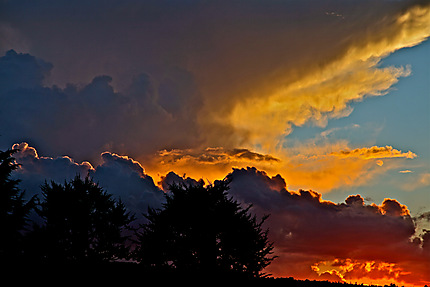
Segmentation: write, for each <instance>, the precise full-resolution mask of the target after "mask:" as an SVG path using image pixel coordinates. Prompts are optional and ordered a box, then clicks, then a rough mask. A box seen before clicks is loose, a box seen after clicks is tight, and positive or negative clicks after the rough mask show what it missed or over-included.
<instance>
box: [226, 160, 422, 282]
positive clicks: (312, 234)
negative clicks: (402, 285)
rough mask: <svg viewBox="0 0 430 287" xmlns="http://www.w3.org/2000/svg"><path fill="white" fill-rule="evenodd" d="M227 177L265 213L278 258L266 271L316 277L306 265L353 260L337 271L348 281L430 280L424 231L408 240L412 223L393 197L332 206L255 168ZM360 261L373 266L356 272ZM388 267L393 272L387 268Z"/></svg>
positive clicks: (237, 194) (354, 198) (413, 229)
mask: <svg viewBox="0 0 430 287" xmlns="http://www.w3.org/2000/svg"><path fill="white" fill-rule="evenodd" d="M228 177H229V178H232V179H233V181H232V182H231V194H233V195H234V196H235V197H237V198H238V199H239V200H241V201H242V202H244V203H253V206H254V207H253V209H254V211H256V212H257V213H258V214H269V213H270V217H269V219H268V223H267V224H268V226H267V227H269V229H270V233H269V234H270V236H271V239H272V240H273V241H274V242H275V246H276V249H277V250H276V252H277V255H279V256H280V258H279V259H278V260H277V261H275V262H273V263H272V265H271V266H270V267H269V269H270V270H269V272H273V273H274V274H275V275H278V276H295V277H300V276H303V278H312V277H313V276H317V278H319V275H321V274H323V273H324V272H320V273H318V275H317V274H316V273H315V270H312V268H311V266H316V265H315V263H319V262H331V261H333V260H335V259H337V260H343V261H344V262H346V261H345V260H350V262H353V263H354V264H355V265H353V266H352V265H351V266H352V267H353V269H351V270H350V271H348V270H347V269H345V270H343V271H342V272H343V273H342V272H341V273H339V274H340V275H342V278H345V279H348V280H352V278H354V279H357V280H358V279H359V278H360V276H361V277H363V278H364V277H366V278H370V277H371V276H374V277H375V278H385V279H387V278H388V279H390V278H391V279H392V280H397V281H396V282H406V283H408V284H414V283H415V284H418V283H419V284H421V283H422V282H427V281H430V275H429V274H430V273H428V272H427V273H426V272H424V271H423V270H424V268H426V267H425V266H428V262H429V260H430V253H429V251H428V250H429V249H430V248H429V246H428V245H429V241H430V235H429V234H430V233H425V234H424V236H422V237H421V238H420V237H416V239H415V240H411V238H412V237H413V236H416V225H415V223H414V220H413V218H412V217H411V215H410V213H409V210H408V209H407V206H405V205H402V204H400V203H399V202H398V201H397V200H395V199H385V200H384V201H383V202H382V203H381V204H380V205H376V204H370V205H369V204H365V202H364V199H363V198H362V197H361V196H360V195H353V196H349V197H348V198H347V199H346V200H345V203H339V204H336V203H333V202H330V201H324V200H322V197H321V194H319V193H317V192H315V191H305V190H300V191H298V192H292V191H288V190H287V189H286V184H285V181H283V179H282V178H281V177H280V176H276V177H272V178H270V177H269V176H268V175H267V174H266V173H265V172H262V171H258V170H256V169H255V168H247V169H235V170H234V171H233V172H232V173H231V174H229V175H228ZM351 260H352V261H351ZM340 262H341V261H340ZM366 262H375V263H374V265H373V267H372V268H373V269H371V272H370V271H369V272H367V273H362V275H360V270H361V271H363V270H364V271H365V270H366V269H365V267H366ZM425 262H427V263H425ZM360 264H361V265H360ZM363 264H364V265H363ZM425 264H427V265H425ZM375 266H376V267H375ZM352 267H351V268H352ZM385 267H386V268H385ZM388 267H390V268H391V269H392V270H394V271H390V272H388V271H387V270H388V269H389V268H388ZM369 268H370V267H368V269H369ZM427 268H428V267H427ZM337 269H339V268H337ZM330 270H331V271H332V273H330V276H329V277H335V278H338V277H339V274H336V272H338V271H339V270H338V271H336V272H335V271H333V270H336V269H330ZM330 270H328V271H330ZM369 270H370V269H369ZM420 270H421V271H420ZM339 272H340V271H339ZM348 272H349V273H348ZM378 274H379V275H378ZM327 276H328V275H327V274H325V275H324V278H325V277H327ZM369 276H370V277H369ZM378 276H379V277H378ZM339 278H340V277H339ZM320 279H321V278H320ZM391 279H390V280H391ZM357 280H356V281H357ZM373 282H376V281H373ZM381 282H382V281H381ZM384 282H388V281H384Z"/></svg>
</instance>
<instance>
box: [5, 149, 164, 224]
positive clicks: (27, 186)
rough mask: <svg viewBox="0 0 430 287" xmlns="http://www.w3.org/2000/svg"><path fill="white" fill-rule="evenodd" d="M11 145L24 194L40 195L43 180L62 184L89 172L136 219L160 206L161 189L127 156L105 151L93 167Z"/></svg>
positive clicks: (17, 175) (161, 200)
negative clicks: (99, 162)
mask: <svg viewBox="0 0 430 287" xmlns="http://www.w3.org/2000/svg"><path fill="white" fill-rule="evenodd" d="M12 148H13V149H18V150H19V151H18V152H17V153H15V154H14V157H15V159H16V161H17V162H18V163H19V164H20V165H21V166H20V168H19V169H18V170H17V172H16V173H15V174H14V176H15V177H16V178H18V179H20V180H21V183H20V188H21V189H22V190H25V192H26V196H27V197H31V196H33V195H40V193H41V190H40V186H41V185H42V184H43V183H44V182H45V180H46V181H47V182H50V181H51V180H53V181H55V182H57V183H63V182H64V181H66V180H71V179H73V178H74V177H75V176H76V175H80V176H81V177H85V176H87V175H89V176H91V177H92V178H93V179H94V181H95V182H99V184H100V186H101V187H103V188H104V189H105V190H106V191H107V192H109V193H110V194H112V195H113V196H114V197H115V198H121V200H122V201H123V202H124V204H125V205H126V207H127V208H128V210H130V211H131V212H132V213H134V214H135V215H136V217H137V218H140V219H141V214H142V213H144V212H146V211H147V208H148V206H151V207H159V206H160V205H161V203H162V202H163V201H164V195H163V194H164V192H163V191H162V190H161V189H160V188H159V187H157V186H156V185H155V184H154V181H153V179H152V178H151V177H150V176H149V175H147V174H146V173H145V170H144V169H143V167H142V166H141V165H140V163H139V162H137V161H135V160H133V159H132V158H129V157H128V156H120V155H117V154H114V153H110V152H104V153H103V154H102V155H101V158H102V160H101V164H100V165H97V166H96V167H95V168H94V167H93V166H92V165H91V164H90V163H89V162H82V163H77V162H75V161H74V160H73V159H72V158H70V157H67V156H61V157H56V158H51V157H40V156H39V155H38V153H37V151H36V149H35V148H33V147H31V146H29V145H28V144H27V143H25V142H23V143H20V144H14V145H13V147H12Z"/></svg>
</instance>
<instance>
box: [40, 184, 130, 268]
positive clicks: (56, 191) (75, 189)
mask: <svg viewBox="0 0 430 287" xmlns="http://www.w3.org/2000/svg"><path fill="white" fill-rule="evenodd" d="M42 191H43V193H42V194H43V201H42V202H41V203H40V207H39V210H38V213H39V215H40V216H41V217H42V218H43V219H44V221H45V225H44V226H42V227H40V228H39V229H35V235H34V236H35V237H37V238H38V239H39V242H40V244H41V246H40V247H41V250H42V254H40V255H39V256H41V257H42V258H43V259H44V260H46V261H47V262H50V263H52V262H55V263H64V262H72V263H73V262H80V263H82V262H93V263H97V262H103V261H109V260H115V259H120V258H126V257H127V255H128V252H129V250H128V248H127V247H126V245H125V243H126V240H127V238H128V237H127V236H124V230H126V229H127V228H129V224H130V223H131V222H132V221H133V219H134V218H133V216H131V215H130V214H129V213H128V212H126V208H125V206H124V204H123V203H122V202H121V201H120V200H118V201H117V200H115V199H114V198H112V195H111V194H108V193H106V192H105V191H104V190H103V189H102V188H101V187H100V186H99V185H98V184H96V183H94V182H93V181H92V179H90V178H89V177H86V178H85V179H84V180H82V179H81V178H80V177H79V176H76V177H75V178H74V179H73V180H71V181H70V182H67V181H66V182H65V184H64V185H62V184H57V183H55V182H51V183H50V184H48V183H47V182H45V184H44V185H43V186H42Z"/></svg>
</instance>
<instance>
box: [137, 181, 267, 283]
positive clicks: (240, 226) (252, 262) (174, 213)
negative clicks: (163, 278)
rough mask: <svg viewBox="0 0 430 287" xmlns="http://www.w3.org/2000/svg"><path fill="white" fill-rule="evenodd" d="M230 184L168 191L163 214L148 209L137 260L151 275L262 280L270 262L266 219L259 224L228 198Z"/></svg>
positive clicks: (139, 239) (224, 183)
mask: <svg viewBox="0 0 430 287" xmlns="http://www.w3.org/2000/svg"><path fill="white" fill-rule="evenodd" d="M227 190H228V181H227V180H224V181H217V182H216V183H215V184H213V185H212V184H211V185H208V186H207V187H204V186H203V182H200V183H199V184H197V185H189V186H185V185H172V186H170V193H169V194H166V202H165V203H164V204H163V207H162V208H161V209H152V208H149V209H148V213H147V214H146V215H145V217H146V219H147V220H148V221H147V223H146V224H143V225H141V230H140V231H139V233H138V235H137V238H138V245H137V248H136V253H135V259H137V260H138V261H139V262H140V263H141V264H143V265H144V266H145V267H146V268H148V269H151V268H152V270H175V271H178V273H181V274H184V273H185V274H189V273H190V272H195V274H198V273H200V274H202V273H203V274H207V273H210V274H213V275H214V274H234V275H236V274H238V275H245V276H249V277H259V276H262V275H263V274H261V271H262V270H263V269H264V268H265V267H266V266H268V265H269V264H270V263H271V261H272V260H273V259H274V256H271V254H272V249H273V246H272V245H273V243H269V241H268V236H267V235H268V230H263V229H262V224H263V222H264V221H265V220H266V218H267V216H266V217H264V218H263V219H262V220H261V221H257V218H256V216H255V215H251V214H250V213H249V209H250V207H251V206H249V207H248V208H242V207H241V205H240V204H239V203H238V202H237V201H235V200H233V199H232V198H230V197H228V196H227Z"/></svg>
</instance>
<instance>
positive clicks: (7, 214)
mask: <svg viewBox="0 0 430 287" xmlns="http://www.w3.org/2000/svg"><path fill="white" fill-rule="evenodd" d="M16 151H17V150H7V151H5V152H3V151H0V229H1V232H2V235H1V236H0V260H7V261H10V260H15V259H18V258H19V257H20V255H21V252H22V250H21V246H22V240H23V233H22V232H23V231H24V229H25V227H26V225H27V221H28V216H29V213H30V210H31V209H32V208H33V206H34V199H31V200H29V201H25V200H24V192H22V191H20V189H19V188H18V183H19V180H14V179H11V173H12V171H14V170H16V169H17V168H18V167H19V164H17V163H15V159H14V158H13V156H12V155H13V154H14V153H15V152H16Z"/></svg>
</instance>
